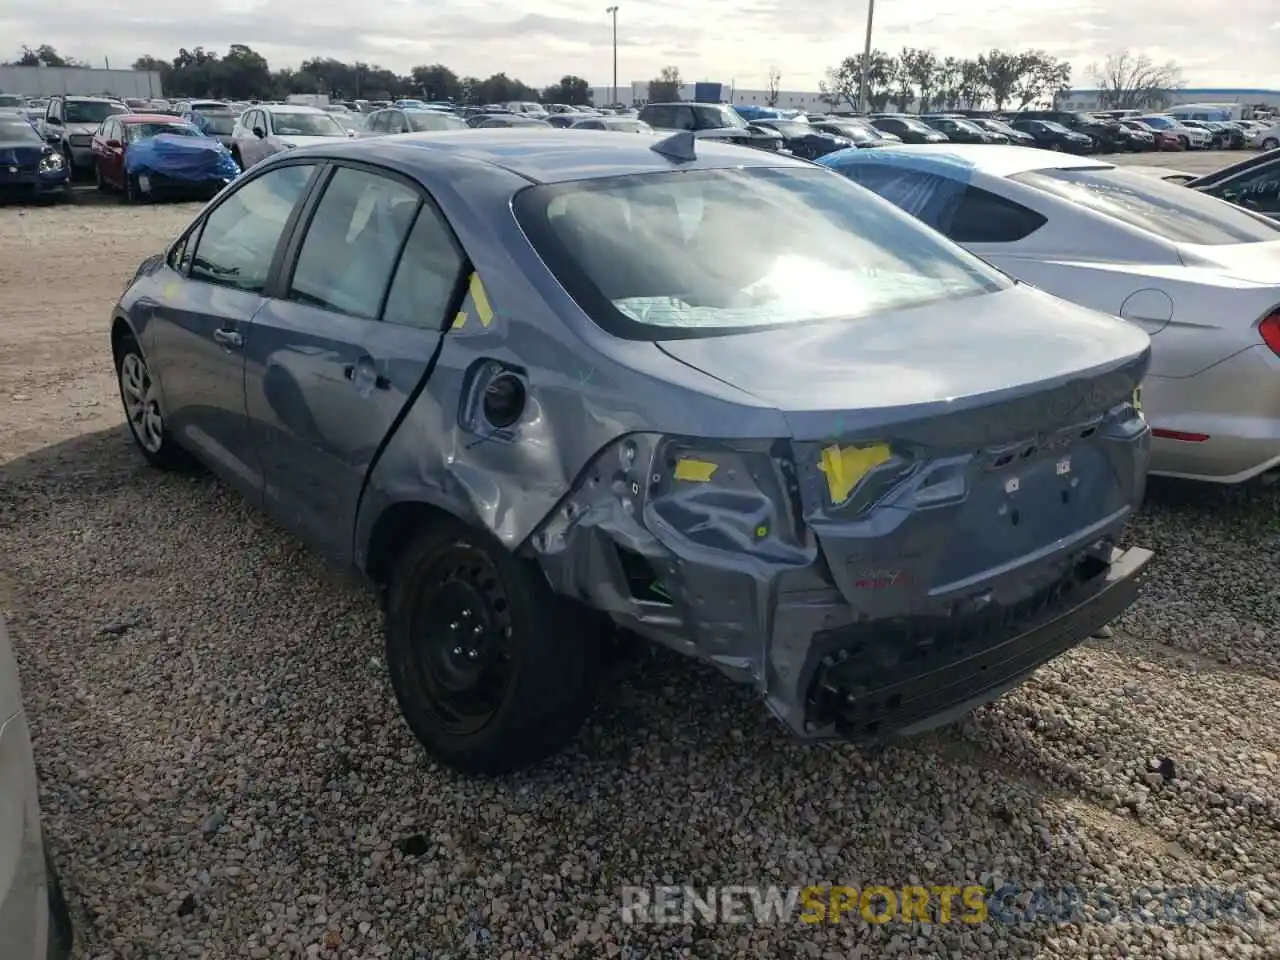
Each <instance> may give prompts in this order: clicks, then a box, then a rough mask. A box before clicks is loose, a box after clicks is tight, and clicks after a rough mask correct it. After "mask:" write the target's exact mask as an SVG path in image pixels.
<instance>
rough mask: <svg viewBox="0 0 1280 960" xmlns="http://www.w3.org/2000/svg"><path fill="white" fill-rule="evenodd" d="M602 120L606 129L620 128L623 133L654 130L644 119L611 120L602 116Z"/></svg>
mask: <svg viewBox="0 0 1280 960" xmlns="http://www.w3.org/2000/svg"><path fill="white" fill-rule="evenodd" d="M601 122H602V123H603V124H604V128H605V129H606V130H620V131H622V132H623V133H649V132H651V131H652V130H653V127H651V126H649V125H648V124H647V123H645V122H644V121H643V120H611V119H609V118H607V117H602V118H601Z"/></svg>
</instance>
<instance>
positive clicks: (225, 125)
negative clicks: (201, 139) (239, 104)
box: [197, 113, 236, 137]
mask: <svg viewBox="0 0 1280 960" xmlns="http://www.w3.org/2000/svg"><path fill="white" fill-rule="evenodd" d="M197 116H198V117H199V119H198V120H197V124H198V125H199V126H201V127H202V128H203V129H204V132H205V133H209V134H213V135H214V136H223V137H225V136H227V135H228V134H230V133H231V131H232V129H233V128H234V127H235V125H236V115H235V114H234V113H201V114H198V115H197Z"/></svg>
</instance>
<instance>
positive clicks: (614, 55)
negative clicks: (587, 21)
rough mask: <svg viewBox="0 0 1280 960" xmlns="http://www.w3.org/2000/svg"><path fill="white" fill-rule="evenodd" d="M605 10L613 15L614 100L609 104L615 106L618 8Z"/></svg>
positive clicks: (616, 92)
mask: <svg viewBox="0 0 1280 960" xmlns="http://www.w3.org/2000/svg"><path fill="white" fill-rule="evenodd" d="M604 12H605V13H607V14H609V15H610V16H612V17H613V102H612V103H610V104H609V106H611V107H612V106H614V104H616V103H617V102H618V8H617V7H616V6H614V7H605V9H604Z"/></svg>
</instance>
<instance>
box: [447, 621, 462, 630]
mask: <svg viewBox="0 0 1280 960" xmlns="http://www.w3.org/2000/svg"><path fill="white" fill-rule="evenodd" d="M459 626H460V624H459V623H458V621H457V620H455V621H453V623H451V624H449V629H450V630H457V629H458V627H459Z"/></svg>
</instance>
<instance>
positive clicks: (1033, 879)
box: [0, 152, 1280, 960]
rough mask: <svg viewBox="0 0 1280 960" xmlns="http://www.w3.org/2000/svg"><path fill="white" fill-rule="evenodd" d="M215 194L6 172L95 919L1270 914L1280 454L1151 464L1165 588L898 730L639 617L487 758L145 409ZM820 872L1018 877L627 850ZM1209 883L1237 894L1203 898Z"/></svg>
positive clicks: (287, 954)
mask: <svg viewBox="0 0 1280 960" xmlns="http://www.w3.org/2000/svg"><path fill="white" fill-rule="evenodd" d="M1242 156H1244V154H1242V153H1240V152H1230V153H1217V154H1208V153H1198V154H1163V155H1155V154H1147V155H1139V156H1137V157H1132V156H1125V157H1121V158H1120V159H1121V161H1122V162H1126V163H1127V162H1139V163H1159V164H1163V165H1167V166H1170V167H1174V168H1177V169H1180V170H1186V171H1189V172H1207V171H1208V170H1210V169H1213V168H1215V167H1217V166H1220V165H1222V164H1224V163H1228V162H1233V161H1235V160H1238V159H1240V158H1242ZM1105 159H1109V158H1105ZM89 191H90V192H91V191H92V187H90V188H89ZM198 209H199V207H198V205H196V204H161V205H155V206H138V207H129V208H121V207H119V206H116V205H110V204H92V205H83V206H82V205H80V204H72V205H68V206H60V207H51V208H37V207H6V208H0V463H2V464H3V468H2V473H0V520H2V522H0V612H3V614H4V616H5V617H6V619H7V620H8V622H9V624H10V627H11V632H12V634H13V639H14V642H15V645H16V647H17V652H18V655H19V658H20V661H21V665H22V668H23V678H22V679H23V683H24V689H25V694H26V699H27V705H28V707H29V710H30V713H31V718H32V721H33V725H34V733H35V750H36V756H37V760H38V764H39V767H40V774H41V777H42V787H43V796H42V801H43V810H44V814H45V818H46V820H45V822H46V827H47V830H48V832H49V835H50V842H51V845H52V849H53V852H54V856H55V858H56V860H57V862H58V863H59V864H60V866H61V869H62V872H63V881H64V884H65V885H66V887H67V892H68V895H69V897H70V899H71V904H72V910H73V915H74V919H75V921H76V925H77V932H78V937H79V943H78V947H77V956H78V957H82V958H102V960H107V958H110V960H117V958H118V960H125V958H129V960H143V958H160V957H163V958H169V957H191V958H202V957H207V958H221V957H260V958H262V957H270V958H292V957H299V958H301V957H313V958H314V957H322V958H338V957H344V958H345V957H353V958H357V957H358V958H365V957H379V958H380V957H392V958H417V957H429V956H430V957H484V958H490V957H492V958H506V957H512V958H515V957H582V958H587V957H591V958H595V957H622V958H633V960H638V958H654V960H658V958H662V960H666V958H672V957H770V958H773V957H778V958H781V957H787V958H790V957H796V958H848V957H855V956H863V957H886V956H904V957H906V956H918V957H955V958H961V957H964V958H969V957H984V958H986V957H993V958H994V957H1079V956H1094V957H1122V956H1124V957H1152V958H1160V960H1192V958H1209V957H1218V956H1226V955H1229V956H1234V957H1258V958H1262V957H1267V956H1276V955H1277V951H1280V904H1278V902H1277V895H1278V891H1280V873H1278V872H1277V866H1276V865H1277V864H1280V656H1278V654H1280V591H1277V590H1276V589H1275V588H1274V587H1273V586H1272V582H1273V580H1274V576H1275V571H1276V569H1278V568H1280V485H1278V486H1272V487H1263V488H1250V489H1238V490H1223V489H1218V488H1205V487H1196V486H1191V485H1185V484H1174V483H1156V482H1153V484H1152V489H1151V493H1150V496H1149V499H1148V503H1147V504H1146V505H1145V506H1144V509H1143V512H1142V514H1141V515H1140V517H1139V518H1138V520H1137V521H1136V522H1135V523H1134V524H1133V526H1132V527H1131V528H1130V531H1129V535H1128V539H1129V541H1130V542H1132V543H1135V544H1141V545H1143V546H1147V547H1150V548H1152V549H1154V550H1155V551H1156V552H1157V562H1156V568H1155V570H1154V573H1153V575H1152V579H1151V581H1150V583H1149V585H1148V587H1147V590H1146V593H1145V595H1144V597H1143V599H1142V600H1141V601H1140V602H1139V603H1138V604H1137V605H1136V606H1135V607H1134V608H1133V609H1131V610H1130V612H1129V613H1128V614H1126V616H1125V617H1124V618H1123V620H1122V621H1121V622H1119V623H1118V624H1116V630H1115V633H1114V635H1113V636H1111V637H1108V638H1097V639H1094V640H1091V641H1090V642H1089V643H1088V644H1086V645H1085V646H1084V647H1083V648H1080V649H1077V650H1075V651H1073V652H1071V653H1069V654H1068V655H1066V656H1065V657H1063V658H1062V659H1061V660H1059V661H1056V662H1054V663H1053V664H1051V665H1050V666H1048V667H1046V668H1044V669H1043V670H1041V671H1040V672H1039V673H1038V674H1037V675H1036V677H1035V678H1034V679H1033V680H1032V681H1030V682H1029V683H1027V684H1026V685H1024V686H1023V687H1021V688H1020V689H1018V690H1017V691H1016V692H1014V693H1013V694H1011V695H1009V696H1006V697H1005V698H1004V699H1002V700H1001V701H999V702H998V703H996V704H994V705H993V706H990V707H987V708H984V709H983V710H981V711H980V712H979V713H977V714H976V715H974V716H973V717H971V718H970V719H968V720H967V721H966V722H965V723H964V725H963V726H962V727H959V728H954V729H948V730H945V731H942V732H939V733H936V734H932V735H929V736H928V737H925V738H922V739H917V740H912V741H908V742H904V743H902V744H900V745H896V746H893V747H891V748H888V749H886V750H884V751H882V752H877V753H862V752H859V751H858V750H857V749H855V748H854V747H851V746H845V745H821V746H814V745H804V744H799V743H795V742H793V741H791V740H790V739H788V737H787V736H786V735H785V734H784V733H783V732H782V730H781V728H780V726H779V725H778V724H777V723H776V722H775V721H773V720H772V719H771V718H770V717H768V716H767V715H766V713H765V710H764V708H763V707H762V706H761V705H760V703H759V702H758V701H757V699H756V698H755V697H754V696H753V695H751V694H750V692H748V691H743V690H739V689H737V688H734V687H732V686H731V685H730V684H729V683H728V682H727V681H725V680H723V679H721V678H720V677H719V676H718V675H713V674H711V673H710V672H707V671H704V670H702V669H700V668H697V667H695V666H693V665H691V664H690V663H689V662H688V661H686V660H682V659H679V658H676V657H674V656H673V655H667V654H663V653H659V652H645V653H642V654H639V655H637V657H636V659H635V660H633V661H631V662H628V663H626V664H623V665H620V666H619V668H618V669H617V670H616V671H615V674H614V675H612V676H610V678H609V679H608V680H607V681H606V682H607V683H608V684H609V687H610V689H609V690H608V691H606V692H605V694H604V695H602V696H601V697H600V702H601V704H602V706H601V708H599V709H598V711H597V713H596V714H595V716H594V718H593V720H592V721H591V723H590V724H589V726H588V728H587V730H586V731H585V732H584V734H583V735H582V737H581V738H580V739H579V741H578V742H577V744H576V747H575V749H574V750H572V751H570V752H569V753H567V754H565V755H563V756H560V757H558V758H556V759H555V760H554V761H553V762H551V763H549V764H548V765H546V766H544V767H542V768H539V769H537V770H536V771H534V772H532V773H528V774H524V775H521V776H519V777H516V778H511V779H506V780H496V781H487V780H468V779H463V778H460V777H457V776H454V775H452V774H448V773H445V772H442V771H441V769H440V768H438V767H436V766H435V765H434V764H432V763H431V762H430V761H428V760H427V759H426V758H425V756H424V754H423V752H422V750H421V749H420V748H419V746H418V744H417V742H416V741H415V740H414V739H413V738H412V736H411V735H410V734H409V732H408V731H407V729H406V727H405V726H404V723H403V721H402V720H401V719H400V716H399V714H398V712H397V710H396V707H395V704H394V701H393V698H392V694H391V690H390V686H389V682H388V678H387V674H386V670H385V668H384V665H383V660H382V649H381V635H380V614H379V611H378V608H377V605H376V603H375V602H374V600H373V599H372V598H371V597H370V596H368V595H366V594H365V593H363V592H362V591H361V590H360V589H359V588H358V587H355V586H352V585H349V584H347V583H346V582H345V581H343V580H342V579H341V578H340V577H339V576H338V575H336V574H334V573H333V572H331V571H330V570H328V569H327V568H326V567H325V566H324V565H323V564H322V563H321V561H319V560H318V559H317V558H316V557H315V556H313V555H312V554H311V553H310V552H309V551H307V550H305V549H304V548H302V547H301V546H300V545H299V544H298V543H297V542H296V541H295V540H293V539H292V538H291V537H290V536H288V535H287V534H285V533H283V532H281V531H280V530H279V529H277V528H276V527H274V526H273V525H272V524H271V523H270V522H269V521H267V520H265V519H263V517H262V516H261V515H260V514H258V513H257V512H255V511H254V510H253V509H251V508H250V507H249V506H247V505H246V504H245V503H244V502H242V500H241V499H240V498H239V497H238V496H236V495H234V494H232V493H230V492H229V491H228V490H226V489H225V488H223V487H221V486H220V485H219V484H218V483H216V482H214V481H213V480H211V479H209V478H207V477H179V476H173V475H161V474H159V473H157V472H155V471H153V470H151V469H149V468H148V467H146V466H145V465H144V464H143V461H142V459H141V458H140V457H139V456H137V454H136V453H135V451H134V450H133V448H132V447H131V445H130V442H129V440H128V438H127V435H126V431H125V429H124V425H123V418H122V416H121V413H120V409H119V400H118V396H117V393H116V387H115V382H114V376H113V371H112V369H111V359H110V350H109V345H108V341H107V329H108V319H109V311H110V308H111V305H112V303H113V301H114V299H115V298H116V297H117V296H118V294H119V293H120V290H121V289H122V287H123V286H124V284H125V283H126V282H127V281H128V279H129V278H130V276H131V275H132V273H133V271H134V269H135V268H136V267H137V265H138V263H139V262H140V261H141V260H142V259H143V258H144V257H146V256H147V255H149V254H151V253H154V252H157V251H158V250H160V249H161V248H162V246H163V245H164V244H165V242H166V241H167V240H169V239H170V238H171V237H173V236H175V235H176V234H177V232H178V231H179V230H180V229H181V228H182V226H184V225H185V223H186V222H187V221H188V220H189V219H190V218H191V216H193V215H194V213H195V212H196V211H197V210H198ZM824 883H842V884H850V885H853V886H859V887H865V886H868V885H884V886H887V887H890V888H897V889H900V888H902V887H903V886H906V885H924V886H955V887H964V886H966V885H969V884H974V885H981V886H983V887H985V888H987V889H988V890H991V891H995V890H999V889H1001V888H1004V889H1005V890H1007V891H1009V899H1010V903H1011V904H1013V906H1012V907H1011V912H1010V913H1008V914H1005V915H1002V916H993V917H991V918H989V919H988V920H987V921H986V922H983V923H972V924H971V923H965V922H962V921H960V920H957V919H956V918H955V917H953V918H952V919H951V922H941V921H939V922H936V923H923V922H919V921H917V922H915V923H901V922H898V921H897V920H896V919H895V920H893V921H891V922H888V923H884V924H874V923H868V922H865V921H864V920H862V919H861V918H859V917H858V916H856V915H855V914H849V915H847V916H846V917H845V919H844V922H841V923H827V924H818V925H812V926H810V925H805V924H802V923H799V922H795V921H794V920H793V921H791V922H788V923H785V924H783V923H775V924H763V923H761V924H754V923H752V924H736V925H720V926H712V925H707V924H704V923H699V922H694V923H690V924H685V923H683V922H677V923H669V924H661V925H626V924H624V923H622V922H621V918H620V909H619V907H620V903H621V901H620V896H621V890H622V888H623V887H624V886H631V885H638V886H652V885H657V884H671V885H680V886H683V885H689V886H692V887H695V888H699V889H702V888H706V887H709V886H721V885H729V884H741V885H761V886H767V885H779V886H785V885H798V886H805V885H812V884H824ZM1041 888H1043V889H1044V890H1047V891H1051V892H1053V891H1064V890H1073V891H1076V892H1077V893H1078V899H1077V900H1076V901H1075V902H1076V903H1077V905H1078V907H1079V913H1078V914H1077V915H1076V916H1075V919H1074V922H1071V923H1058V922H1055V921H1056V920H1057V918H1056V917H1055V918H1048V917H1045V916H1043V915H1041V916H1039V917H1027V916H1026V914H1025V913H1019V912H1018V905H1021V906H1022V907H1025V906H1026V905H1027V903H1028V902H1032V901H1033V900H1034V895H1033V893H1032V891H1035V890H1038V889H1041ZM1187 891H1192V892H1195V891H1200V892H1204V891H1208V892H1209V899H1210V900H1212V901H1213V902H1214V903H1219V904H1222V903H1231V904H1232V905H1233V906H1232V908H1231V909H1230V910H1224V909H1216V910H1215V909H1208V910H1204V911H1202V912H1201V915H1200V916H1199V917H1198V918H1195V919H1192V920H1190V921H1187V919H1186V917H1185V914H1182V913H1178V907H1177V904H1175V898H1176V897H1180V896H1181V895H1182V894H1183V893H1185V892H1187ZM1201 902H1205V901H1204V899H1203V897H1202V900H1201ZM1177 903H1181V901H1180V900H1179V901H1177ZM1142 911H1146V913H1143V912H1142ZM1117 913H1118V914H1119V915H1120V916H1123V917H1125V918H1127V920H1129V921H1133V922H1117V919H1116V918H1117ZM1175 913H1177V915H1178V917H1179V918H1181V919H1180V920H1179V921H1178V922H1175V921H1174V920H1173V919H1171V916H1172V915H1173V914H1175ZM1019 917H1021V918H1022V919H1021V921H1020V922H1018V918H1019ZM1144 917H1146V918H1149V920H1144Z"/></svg>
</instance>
